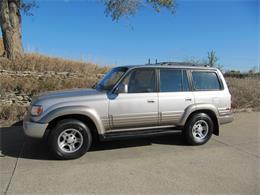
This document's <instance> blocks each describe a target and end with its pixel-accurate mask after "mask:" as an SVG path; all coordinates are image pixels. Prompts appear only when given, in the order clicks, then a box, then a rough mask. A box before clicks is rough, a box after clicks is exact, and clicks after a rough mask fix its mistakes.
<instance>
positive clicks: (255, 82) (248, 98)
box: [226, 76, 260, 110]
mask: <svg viewBox="0 0 260 195" xmlns="http://www.w3.org/2000/svg"><path fill="white" fill-rule="evenodd" d="M226 81H227V84H228V86H229V90H230V93H231V95H232V107H233V108H234V109H245V108H253V109H255V110H259V107H260V90H259V89H260V77H259V76H257V77H245V78H233V77H227V78H226Z"/></svg>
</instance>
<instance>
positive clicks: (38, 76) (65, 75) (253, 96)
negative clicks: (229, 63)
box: [0, 53, 260, 122]
mask: <svg viewBox="0 0 260 195" xmlns="http://www.w3.org/2000/svg"><path fill="white" fill-rule="evenodd" d="M109 69H110V67H108V66H107V67H101V66H99V65H98V64H93V63H88V62H80V61H72V60H66V59H62V58H57V57H49V56H44V55H41V54H36V53H33V54H25V57H24V58H23V59H19V60H16V61H10V60H7V59H5V58H1V57H0V77H1V79H0V86H1V87H0V122H1V120H5V121H17V120H20V119H22V118H23V115H24V112H25V110H26V106H28V105H29V103H30V101H31V98H32V96H34V95H36V94H39V93H41V92H45V91H53V90H60V89H71V88H89V87H91V86H93V85H94V84H95V83H96V82H97V81H98V80H99V79H100V77H102V75H103V74H105V73H106V72H107V71H108V70H109ZM226 80H227V83H228V85H229V89H230V92H231V94H232V107H233V108H234V109H254V110H259V108H260V91H259V90H258V89H259V86H260V79H259V76H247V77H245V78H244V77H243V78H233V77H226Z"/></svg>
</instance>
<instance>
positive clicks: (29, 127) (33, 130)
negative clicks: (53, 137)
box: [23, 119, 48, 138]
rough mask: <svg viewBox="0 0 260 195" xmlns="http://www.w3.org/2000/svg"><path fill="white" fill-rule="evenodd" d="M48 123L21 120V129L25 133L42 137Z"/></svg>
mask: <svg viewBox="0 0 260 195" xmlns="http://www.w3.org/2000/svg"><path fill="white" fill-rule="evenodd" d="M47 126H48V123H47V124H46V123H37V122H32V121H29V120H27V119H24V121H23V130H24V133H25V135H27V136H29V137H34V138H43V136H44V133H45V130H46V128H47Z"/></svg>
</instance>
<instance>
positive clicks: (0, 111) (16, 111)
mask: <svg viewBox="0 0 260 195" xmlns="http://www.w3.org/2000/svg"><path fill="white" fill-rule="evenodd" d="M25 111H26V108H25V107H24V106H18V105H11V106H0V119H2V120H7V121H10V122H14V121H20V120H22V119H23V116H24V113H25Z"/></svg>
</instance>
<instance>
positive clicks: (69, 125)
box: [48, 119, 92, 160]
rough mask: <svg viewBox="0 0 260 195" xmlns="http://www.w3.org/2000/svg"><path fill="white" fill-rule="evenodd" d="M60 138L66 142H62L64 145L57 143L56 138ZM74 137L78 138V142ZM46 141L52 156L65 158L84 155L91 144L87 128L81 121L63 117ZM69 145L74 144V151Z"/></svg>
mask: <svg viewBox="0 0 260 195" xmlns="http://www.w3.org/2000/svg"><path fill="white" fill-rule="evenodd" d="M70 129H72V130H70ZM70 132H71V133H70ZM69 133H70V134H69ZM73 134H74V137H73ZM64 136H65V138H64ZM69 137H72V138H69ZM62 139H63V140H64V143H66V144H64V145H65V146H64V147H60V146H59V144H58V140H59V141H60V140H62ZM76 139H78V140H80V141H79V143H77V142H76V141H75V140H76ZM71 140H72V141H71ZM48 141H49V145H50V149H51V151H52V153H53V155H54V157H55V158H57V159H62V160H67V159H75V158H79V157H81V156H82V155H84V154H85V153H86V152H87V151H88V150H89V148H90V146H91V143H92V136H91V132H90V130H89V128H88V127H87V126H86V125H85V124H84V123H83V122H81V121H79V120H76V119H64V120H61V121H59V122H58V123H57V125H56V126H55V127H54V128H53V129H52V130H51V132H50V135H49V137H48ZM70 142H72V143H70ZM74 142H75V143H74ZM60 143H61V142H60ZM61 144H62V143H61ZM61 144H60V145H61ZM69 145H74V146H73V147H74V149H75V148H76V149H75V151H73V149H72V148H71V147H69ZM69 150H71V151H69Z"/></svg>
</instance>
